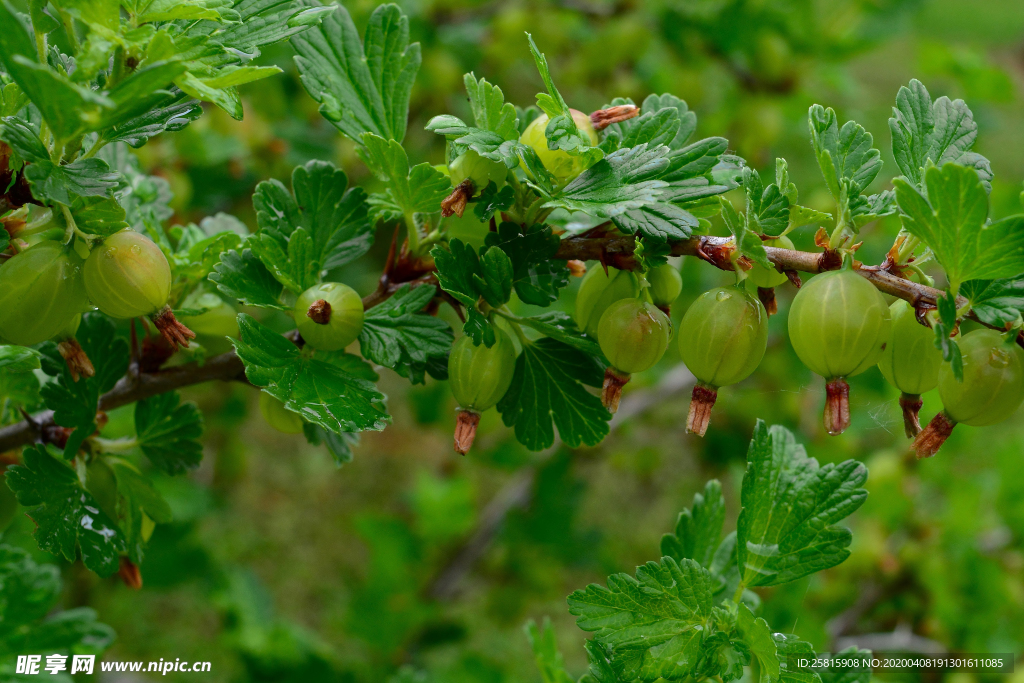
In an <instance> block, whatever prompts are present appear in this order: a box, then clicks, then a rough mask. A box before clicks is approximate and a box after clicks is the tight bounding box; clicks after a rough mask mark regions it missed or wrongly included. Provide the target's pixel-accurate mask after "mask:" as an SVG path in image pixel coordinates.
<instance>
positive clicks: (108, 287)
mask: <svg viewBox="0 0 1024 683" xmlns="http://www.w3.org/2000/svg"><path fill="white" fill-rule="evenodd" d="M83 274H84V278H85V291H86V293H87V294H88V295H89V300H90V301H92V303H93V304H94V305H95V306H96V307H97V308H99V309H100V310H101V311H102V312H103V313H106V314H107V315H109V316H110V317H112V318H135V317H138V316H143V315H150V314H151V313H156V312H157V311H159V310H160V309H161V308H163V307H164V306H165V305H166V304H167V297H168V295H169V294H170V292H171V267H170V264H168V263H167V257H166V256H164V253H163V252H162V251H160V247H158V246H157V245H156V243H154V242H153V240H151V239H149V238H148V237H146V236H145V235H141V234H139V233H137V232H135V231H134V230H122V231H121V232H117V233H114V234H113V235H111V236H110V237H107V238H106V239H105V240H103V242H102V243H100V244H99V245H97V246H95V247H93V249H92V251H91V252H89V258H87V259H86V260H85V268H84V271H83Z"/></svg>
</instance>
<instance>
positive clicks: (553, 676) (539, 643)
mask: <svg viewBox="0 0 1024 683" xmlns="http://www.w3.org/2000/svg"><path fill="white" fill-rule="evenodd" d="M524 630H525V631H526V637H527V639H528V640H529V641H530V647H531V648H532V649H533V658H534V660H535V661H536V662H537V668H538V669H540V679H541V681H542V682H543V683H574V681H573V679H572V678H571V677H570V676H569V674H568V673H566V671H565V663H564V661H563V660H562V653H561V652H559V650H558V642H557V641H556V640H555V629H554V628H552V627H551V620H550V619H548V618H547V617H545V618H544V625H543V626H542V627H541V628H538V627H537V622H535V621H533V620H532V619H531V620H530V621H529V622H527V624H526V628H525V629H524Z"/></svg>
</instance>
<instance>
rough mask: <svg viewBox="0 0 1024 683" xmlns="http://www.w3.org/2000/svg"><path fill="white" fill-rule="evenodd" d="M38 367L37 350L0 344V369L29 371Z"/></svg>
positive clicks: (5, 370)
mask: <svg viewBox="0 0 1024 683" xmlns="http://www.w3.org/2000/svg"><path fill="white" fill-rule="evenodd" d="M37 369H39V352H38V351H36V350H35V349H30V348H27V347H24V346H12V345H8V344H0V370H2V371H4V372H31V371H32V370H37Z"/></svg>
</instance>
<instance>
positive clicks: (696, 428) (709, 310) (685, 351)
mask: <svg viewBox="0 0 1024 683" xmlns="http://www.w3.org/2000/svg"><path fill="white" fill-rule="evenodd" d="M678 336H679V354H680V356H681V357H682V359H683V362H684V363H685V364H686V367H687V368H689V369H690V372H692V373H693V376H694V377H696V378H697V384H696V386H694V388H693V395H692V398H691V400H690V413H689V416H688V417H687V420H686V431H687V432H690V433H695V434H699V435H700V436H704V433H705V432H706V431H707V428H708V422H709V421H710V420H711V409H712V408H713V407H714V405H715V401H716V399H717V398H718V389H719V388H720V387H723V386H727V385H729V384H736V383H737V382H741V381H743V380H744V379H746V378H747V377H749V376H750V374H751V373H752V372H754V370H756V369H757V366H758V365H760V363H761V359H762V358H763V357H764V352H765V349H766V348H767V346H768V313H767V312H766V311H765V310H764V306H762V305H761V302H760V301H758V300H757V299H756V298H755V297H753V296H752V295H751V294H750V293H749V292H747V291H746V290H745V289H744V288H743V286H742V285H734V286H731V287H716V288H715V289H712V290H709V291H707V292H704V294H702V295H701V296H699V297H698V298H697V300H696V301H694V302H693V304H692V305H691V306H690V307H689V308H688V309H687V310H686V313H685V314H684V315H683V319H682V320H681V321H680V323H679V335H678Z"/></svg>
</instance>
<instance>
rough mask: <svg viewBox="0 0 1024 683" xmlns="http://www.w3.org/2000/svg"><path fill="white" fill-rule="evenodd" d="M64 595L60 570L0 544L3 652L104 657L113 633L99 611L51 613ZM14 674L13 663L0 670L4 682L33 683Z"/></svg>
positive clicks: (0, 646) (0, 638)
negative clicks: (26, 682) (97, 655)
mask: <svg viewBox="0 0 1024 683" xmlns="http://www.w3.org/2000/svg"><path fill="white" fill-rule="evenodd" d="M60 594H61V580H60V572H59V570H58V568H57V567H56V566H55V565H52V564H37V563H36V562H35V561H34V560H33V559H32V558H31V556H30V555H29V554H28V553H27V552H25V551H24V550H22V549H21V548H13V547H11V546H9V545H0V653H3V655H15V654H18V653H24V652H48V653H62V654H70V653H74V654H86V653H92V654H99V653H101V652H103V651H104V650H106V649H107V648H108V647H110V645H111V644H112V643H113V642H114V638H115V636H114V632H113V630H112V629H111V628H110V627H109V626H107V625H106V624H101V623H99V622H97V621H96V612H95V611H94V610H92V609H90V608H88V607H80V608H76V609H70V610H64V611H60V610H57V611H52V609H53V607H54V605H55V603H56V602H57V601H58V600H59V599H60ZM11 659H12V660H13V657H12V658H11ZM11 674H13V661H11V665H10V666H0V676H5V678H4V680H5V681H6V680H12V681H13V680H30V679H25V678H20V677H19V678H18V679H15V678H13V677H7V676H10V675H11Z"/></svg>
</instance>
